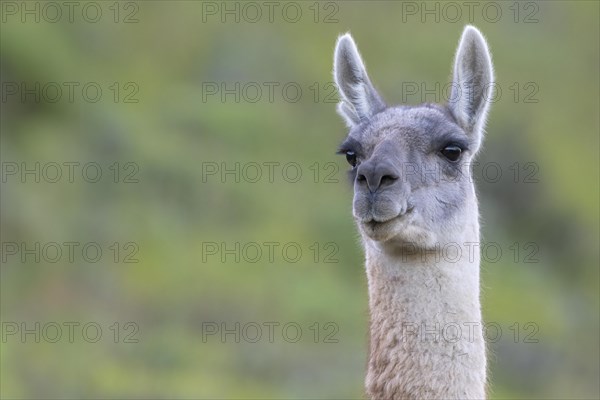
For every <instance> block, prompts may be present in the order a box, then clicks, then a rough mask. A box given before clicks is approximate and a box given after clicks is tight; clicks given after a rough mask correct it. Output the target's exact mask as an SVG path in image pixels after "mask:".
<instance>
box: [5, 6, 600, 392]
mask: <svg viewBox="0 0 600 400" xmlns="http://www.w3.org/2000/svg"><path fill="white" fill-rule="evenodd" d="M36 3H37V2H3V3H1V6H2V7H3V8H2V18H3V20H2V24H1V28H0V29H1V35H0V44H1V48H0V67H1V80H2V91H1V93H2V96H3V97H2V103H1V107H2V110H1V117H0V124H1V125H0V128H1V132H2V134H1V150H0V156H1V159H2V183H1V185H2V189H1V191H0V200H1V234H2V245H3V247H2V249H1V250H2V254H1V256H2V267H1V269H0V277H1V280H0V282H1V304H0V312H1V321H2V323H3V325H2V334H3V337H2V341H1V342H0V346H1V348H0V361H1V364H0V367H1V369H0V388H1V389H0V395H1V397H2V398H7V399H8V398H23V399H25V398H28V399H29V398H163V397H164V398H189V399H191V398H240V399H241V398H319V399H320V398H361V397H362V382H363V374H364V364H365V359H366V353H367V334H366V332H367V323H368V315H367V290H366V281H365V277H364V271H363V261H362V257H363V256H362V253H361V250H360V245H359V241H358V235H357V232H356V230H355V228H354V225H353V223H352V219H351V200H350V198H351V190H350V187H349V185H347V184H346V183H347V182H346V176H345V170H346V168H347V164H346V162H345V160H344V159H343V157H339V156H336V155H335V154H334V153H335V150H336V146H337V145H338V143H339V142H340V141H341V140H342V138H343V137H344V135H345V134H346V130H345V127H344V126H343V123H342V121H341V119H340V118H338V117H337V116H336V115H335V96H334V95H333V88H332V86H331V85H329V82H330V81H331V68H332V52H333V47H334V43H335V39H336V37H337V35H338V34H340V33H343V32H346V31H351V32H352V34H353V35H354V37H355V39H356V41H357V43H358V45H359V48H360V49H361V51H362V52H363V56H364V58H365V60H366V62H367V65H368V67H369V71H370V74H371V78H372V79H373V81H374V83H375V85H376V86H377V87H378V88H379V89H380V91H381V93H383V94H384V96H385V97H386V100H387V101H388V102H389V103H399V102H401V101H402V98H403V97H405V98H406V100H407V102H408V103H410V104H416V103H419V102H421V100H426V101H435V100H436V99H435V96H434V95H433V94H428V95H426V94H425V93H424V91H423V86H422V85H425V86H424V88H425V89H432V88H435V85H436V82H439V85H440V87H443V86H444V85H445V84H446V83H447V81H446V79H448V77H449V74H450V66H451V60H452V57H453V52H454V50H455V46H456V44H457V43H458V39H459V35H460V33H461V32H462V29H463V26H464V25H465V24H466V23H469V22H472V23H474V24H475V25H477V26H478V27H479V28H480V29H481V31H482V32H483V33H484V34H485V35H486V37H487V39H488V41H489V43H490V46H491V50H492V53H493V55H494V64H495V69H496V74H497V82H498V87H499V88H500V90H501V94H500V95H499V96H498V100H497V101H496V103H495V104H494V105H493V107H492V110H491V114H490V119H489V120H490V123H489V124H488V128H487V137H486V141H485V146H484V149H483V151H482V153H481V155H480V157H479V162H480V166H478V167H476V168H475V171H476V176H477V177H478V182H477V188H478V192H479V195H480V203H481V214H482V233H483V237H484V241H485V242H488V243H494V244H496V245H498V246H499V247H500V248H501V249H502V255H501V256H500V257H499V258H498V259H497V260H496V256H495V254H494V253H493V251H492V250H493V249H491V250H490V253H489V254H488V256H489V257H488V258H487V260H486V261H484V262H483V265H482V280H483V285H482V287H483V303H484V318H485V320H486V321H488V322H490V323H494V324H496V325H497V326H499V327H500V328H501V329H502V333H501V334H500V335H499V336H498V337H497V339H495V340H493V341H491V342H490V346H489V347H490V357H489V364H490V373H491V382H492V393H491V397H492V398H496V399H500V398H598V396H599V394H600V389H599V381H598V376H599V375H600V366H599V359H600V350H599V344H598V342H599V323H600V322H599V318H600V317H599V286H598V285H599V274H598V271H599V270H598V264H599V253H598V243H599V239H600V227H599V218H600V215H599V206H598V205H599V200H600V199H599V186H598V182H599V181H600V172H599V154H598V149H599V135H598V133H599V131H600V126H599V117H598V115H599V114H598V110H599V109H600V104H599V90H598V89H599V87H600V86H599V85H600V83H599V75H598V71H599V68H600V64H599V57H600V55H599V46H600V43H599V37H600V32H599V16H600V14H599V3H597V2H588V1H572V2H567V1H552V2H528V3H520V5H518V10H520V13H519V14H518V15H516V14H514V13H515V9H514V7H515V5H514V4H516V3H513V2H496V3H495V4H496V5H497V6H498V7H500V8H501V11H502V16H501V18H500V19H499V20H498V21H497V22H490V21H489V17H488V18H487V19H488V20H487V21H486V18H484V17H483V16H482V13H481V10H482V8H483V5H485V4H484V3H482V5H480V7H478V8H476V9H475V13H474V17H473V20H472V21H469V19H468V14H467V9H466V6H464V5H463V8H462V13H463V15H462V17H461V18H459V19H458V20H457V21H456V22H450V21H448V19H449V15H450V14H448V15H445V16H444V15H441V17H440V21H439V23H436V22H435V20H434V19H435V16H428V17H427V16H426V22H425V23H423V22H421V17H420V14H417V15H413V14H412V11H410V10H412V9H410V10H408V9H406V8H405V7H406V3H407V2H404V3H402V2H366V1H352V2H339V3H334V2H329V3H319V4H317V5H316V6H315V3H313V2H296V3H293V4H295V5H296V6H297V7H299V9H300V10H301V12H302V15H301V17H300V18H299V20H298V22H295V23H291V22H288V21H286V20H285V18H283V14H282V10H283V9H284V6H286V4H290V3H278V4H279V6H278V8H276V9H275V11H274V14H273V22H269V20H268V17H269V16H268V12H267V8H266V6H265V5H264V4H263V3H262V2H258V3H255V4H258V6H259V7H261V9H262V16H261V18H260V19H259V20H258V21H257V22H254V23H253V22H250V21H248V19H254V18H255V17H254V16H255V14H254V11H253V10H252V9H249V8H246V9H245V10H246V11H245V12H246V13H247V14H241V15H240V22H239V23H236V22H235V15H233V16H231V15H230V16H227V15H225V17H224V18H226V21H225V23H223V22H221V14H220V12H221V8H220V7H230V8H231V9H235V7H238V8H239V9H240V10H244V8H243V7H245V6H244V5H243V4H244V3H236V2H227V3H222V2H208V3H207V2H205V3H201V2H192V1H175V2H169V1H152V2H150V1H148V2H139V3H137V6H134V4H136V3H119V4H118V6H115V5H114V4H115V3H113V2H97V3H94V4H97V5H98V7H100V9H101V11H102V13H103V14H102V18H100V20H99V21H98V22H95V23H92V22H88V21H87V20H86V19H85V18H83V17H82V13H81V11H82V9H83V8H84V6H85V5H86V4H88V3H81V4H80V5H79V6H78V8H77V9H76V11H75V13H74V21H73V22H70V21H69V20H68V13H67V11H66V9H63V13H64V14H63V15H62V18H61V19H60V20H59V22H56V23H53V22H51V21H48V19H49V18H50V19H51V18H53V17H52V16H53V15H54V13H53V11H52V10H51V9H47V10H46V11H47V13H48V14H47V15H45V18H44V14H41V18H40V22H39V23H36V22H35V21H34V17H32V16H31V15H30V16H27V15H25V16H24V18H25V23H23V22H22V17H23V16H22V15H21V13H22V8H23V7H25V4H27V7H30V8H32V9H33V8H34V7H35V4H36ZM57 3H58V4H59V6H60V3H61V2H57ZM408 3H411V4H414V5H416V6H417V7H425V5H424V4H425V3H422V2H408ZM7 4H8V5H9V6H7ZM15 4H16V7H17V11H16V14H14V13H13V11H14V9H13V8H11V7H12V5H15ZM38 4H39V5H38V6H39V7H42V6H43V4H44V3H43V2H40V3H38ZM236 4H237V6H236ZM435 4H438V7H440V13H442V12H443V11H442V10H444V9H442V8H441V7H442V4H445V3H435V2H430V3H427V7H430V8H432V9H433V8H434V6H435ZM455 4H458V5H461V4H462V3H460V2H458V3H455ZM527 4H534V6H531V5H530V6H527ZM63 7H64V6H63ZM111 7H113V8H111ZM115 7H116V9H118V10H119V13H118V15H117V14H115V12H116V11H115ZM207 7H208V8H207ZM212 7H217V8H216V10H217V11H216V12H217V14H214V15H213V11H214V10H215V9H214V8H212ZM288 7H289V6H288ZM511 7H513V8H511ZM526 7H529V8H526ZM316 10H319V14H318V15H316V19H317V21H318V22H317V23H315V11H316ZM42 11H43V10H41V11H40V13H41V12H42ZM87 11H88V12H89V13H90V14H89V15H87V14H86V16H87V17H89V16H90V15H92V11H93V10H92V9H90V10H87ZM409 11H410V13H409ZM451 11H452V10H450V9H445V12H447V13H450V12H451ZM488 11H489V15H492V16H493V15H494V14H493V10H488ZM240 12H242V11H240ZM287 12H289V14H286V17H287V18H291V17H293V15H294V14H293V10H292V9H288V10H287ZM532 13H533V14H532ZM452 15H454V14H452ZM527 16H529V17H530V18H529V19H528V21H529V22H528V23H526V22H525V19H526V17H527ZM515 17H516V19H517V22H515ZM115 18H116V20H117V21H118V22H117V23H115ZM126 18H129V19H131V18H134V19H137V22H135V21H130V22H131V23H124V22H123V21H124V20H125V19H126ZM534 19H537V22H535V21H534ZM325 21H328V23H326V22H325ZM336 21H337V22H336ZM36 82H37V83H39V84H40V89H39V90H37V93H38V94H39V96H40V98H39V99H36V94H35V93H36V90H35V89H34V90H33V92H34V94H27V93H26V91H25V92H24V91H23V87H24V88H25V89H32V88H35V85H36ZM69 82H75V83H74V84H71V83H69ZM90 82H91V83H92V84H90ZM115 82H116V85H115ZM236 82H237V83H239V90H238V91H237V92H236V93H237V95H238V96H239V97H240V98H239V101H236V99H235V96H236V94H231V93H230V94H223V90H222V89H223V87H222V86H221V85H222V84H224V85H226V86H225V89H232V88H234V89H235V85H236ZM22 85H24V86H22ZM69 85H71V86H69ZM86 85H87V86H86ZM57 86H58V87H59V89H60V90H62V96H61V97H60V98H58V99H57V100H56V101H54V99H55V98H56V95H55V90H56V87H57ZM69 87H73V100H72V101H70V99H69ZM97 87H100V88H101V90H102V96H101V97H100V98H99V99H98V101H96V102H93V100H94V96H95V88H97ZM298 87H299V88H300V89H301V90H302V93H301V95H298V94H296V89H297V88H298ZM415 87H417V88H418V90H417V93H416V94H410V93H411V92H410V90H412V89H414V88H415ZM84 88H85V90H84ZM270 88H272V89H273V92H272V95H273V97H272V101H271V98H270V97H269V95H270V94H271V93H270ZM317 88H318V90H317ZM257 89H260V92H258V91H257ZM215 90H217V91H218V92H217V93H215V94H212V93H213V92H215ZM234 91H235V90H234ZM258 93H260V96H259V97H258V98H257V96H258ZM437 93H438V94H440V93H441V96H440V97H442V98H440V100H441V101H443V93H444V92H443V91H442V90H441V89H440V90H439V91H438V92H437ZM222 95H223V96H224V100H225V101H222V99H221V96H222ZM332 95H333V97H332ZM22 96H23V97H22ZM423 97H424V98H423ZM132 100H136V101H135V102H131V101H132ZM254 100H256V101H254ZM36 162H39V163H40V164H39V174H40V178H39V183H37V182H36V181H35V180H36V176H35V172H33V173H26V174H25V176H24V178H23V179H22V176H21V173H22V170H23V169H24V168H27V169H35V168H36V164H35V163H36ZM70 162H78V163H80V164H78V165H75V164H72V165H73V167H72V168H73V171H74V175H73V179H72V182H71V181H70V179H69V176H68V172H69V167H68V166H67V165H65V164H64V163H70ZM54 163H56V164H58V165H59V167H60V171H61V172H62V176H61V177H60V178H58V179H56V180H57V181H56V182H55V183H54V182H53V180H55V179H54V178H55V177H56V175H55V171H56V166H55V165H54ZM88 163H97V164H92V165H91V166H89V165H88ZM115 163H117V164H115ZM236 163H239V170H238V173H239V182H236V175H235V173H227V174H225V176H224V177H222V176H221V172H222V170H223V169H228V170H233V169H235V168H236ZM265 163H279V164H265ZM294 163H295V164H294ZM494 163H496V164H494ZM257 166H258V167H259V168H257ZM490 166H491V167H490ZM496 166H499V167H500V170H501V172H502V176H501V177H499V178H497V179H496V170H495V169H494V168H495V167H496ZM84 167H86V168H87V169H85V170H84ZM13 168H16V170H13ZM53 168H54V169H53ZM98 168H99V169H100V170H101V171H102V176H101V177H99V178H98V181H97V182H96V183H91V182H88V181H92V180H96V177H95V176H96V173H95V171H97V170H98ZM215 168H217V169H218V171H217V172H216V173H214V174H213V172H214V171H215ZM270 168H272V170H271V169H270ZM11 171H16V172H15V173H14V174H12V172H11ZM257 171H260V174H261V175H260V176H258V175H256V174H257ZM298 171H300V172H301V173H302V175H301V176H300V177H297V172H298ZM117 172H118V174H117ZM270 172H272V173H273V174H272V175H269V174H270ZM270 178H272V179H270ZM296 180H297V181H296ZM115 181H116V182H117V183H115ZM68 242H78V243H79V244H78V245H77V246H76V247H75V250H74V253H73V254H74V256H73V260H72V261H71V260H70V259H69V254H68V245H65V243H68ZM270 242H277V243H278V245H277V246H276V247H275V245H270V244H269V243H270ZM36 243H39V246H40V250H39V251H36V250H35V245H36ZM53 243H55V244H56V246H54V245H52V244H53ZM86 243H94V244H95V245H89V246H88V248H87V250H89V254H88V253H84V254H82V249H83V247H84V245H85V244H86ZM115 243H116V244H117V245H116V246H115V245H114V244H115ZM236 243H239V246H240V251H238V252H237V255H239V256H240V259H239V262H236V260H235V255H232V254H229V253H227V252H223V251H220V250H222V249H219V247H220V246H226V248H227V249H235V245H236ZM315 243H316V246H315ZM515 243H516V245H515ZM285 244H288V246H285ZM13 245H16V246H17V249H16V250H15V248H14V246H13ZM53 246H54V247H53ZM90 246H91V247H90ZM215 246H216V248H217V250H216V252H215ZM269 246H274V247H269ZM57 247H58V248H59V249H60V250H61V251H62V256H61V257H60V258H59V259H58V260H57V261H56V262H53V261H54V259H55V257H56V253H55V252H56V248H57ZM97 247H99V248H100V249H101V250H102V256H101V257H100V259H99V261H97V262H90V261H89V258H94V257H95V256H94V249H96V248H97ZM298 247H299V248H300V249H301V250H302V254H301V255H299V256H296V253H295V250H297V248H298ZM271 248H273V249H274V250H273V258H272V261H271V259H270V253H269V249H271ZM28 249H34V250H33V253H28V252H27V250H28ZM44 249H45V250H44ZM257 249H258V250H260V251H261V252H262V253H261V254H258V253H256V251H257ZM44 252H45V253H44ZM35 254H37V255H39V256H40V261H39V262H36V260H35ZM90 254H91V256H90ZM85 256H89V258H88V259H86V258H85ZM222 257H224V258H225V260H224V262H222V259H221V258H222ZM21 258H24V261H22V260H21ZM295 258H298V261H296V262H295ZM484 259H485V257H484ZM135 260H137V261H138V262H127V261H135ZM327 261H336V262H327ZM36 322H39V323H40V327H39V329H36V326H35V323H36ZM69 322H77V323H79V325H78V326H74V328H73V329H74V336H73V340H69V339H70V338H69V334H68V333H69V330H68V328H67V325H64V324H65V323H69ZM128 322H132V323H133V324H131V325H126V324H127V323H128ZM236 322H237V323H239V324H240V329H239V330H238V332H239V333H240V336H241V337H240V340H239V343H236V340H235V334H227V335H226V336H225V339H226V340H224V341H222V340H221V335H220V332H219V333H215V334H210V332H212V331H211V329H214V327H215V326H217V327H218V329H221V324H222V323H225V324H226V328H227V329H230V330H231V329H234V330H235V326H236V325H235V324H236ZM271 322H274V323H277V324H279V325H271V326H272V327H273V328H272V329H273V332H274V333H273V337H272V339H273V340H270V338H269V323H271ZM22 323H24V324H25V325H24V326H22V325H21V324H22ZM86 323H92V324H93V325H89V326H88V330H87V332H86V333H83V332H82V329H83V326H84V325H85V324H86ZM115 323H118V325H115ZM212 323H214V325H212ZM289 323H291V325H290V324H289ZM328 323H331V324H329V325H328ZM49 324H50V325H49ZM52 324H58V325H59V326H60V327H61V328H62V336H61V337H60V338H59V339H58V340H57V341H56V343H52V340H51V339H52V338H54V337H55V335H56V334H55V332H56V327H55V326H54V325H52ZM255 324H256V325H258V326H259V327H260V328H261V333H262V336H261V337H260V338H259V339H258V340H256V341H255V342H253V340H249V339H253V338H255V336H256V333H255V332H256V325H255ZM265 324H267V325H265ZM286 324H288V325H286ZM284 326H286V329H287V331H284ZM23 327H25V328H27V329H29V330H32V331H34V332H36V331H37V333H39V335H40V340H39V343H36V341H35V339H36V337H35V333H29V334H26V335H25V337H24V340H22V336H21V334H22V333H23V332H22V328H23ZM97 327H100V328H101V329H102V335H101V337H100V338H99V339H98V341H97V342H95V343H92V342H93V339H94V338H95V336H96V333H95V329H96V328H97ZM297 327H300V328H301V329H302V334H301V335H300V336H299V338H298V340H297V341H296V342H294V340H295V336H296V332H295V329H296V328H297ZM14 329H18V331H17V332H16V333H15V334H10V333H11V332H12V331H13V330H14ZM494 335H495V333H494V332H493V331H490V332H488V336H489V337H492V338H493V337H494ZM136 340H137V343H132V341H136Z"/></svg>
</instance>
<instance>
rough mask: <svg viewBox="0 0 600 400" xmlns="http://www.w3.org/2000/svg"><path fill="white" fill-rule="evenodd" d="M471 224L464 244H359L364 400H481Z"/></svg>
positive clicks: (482, 369)
mask: <svg viewBox="0 0 600 400" xmlns="http://www.w3.org/2000/svg"><path fill="white" fill-rule="evenodd" d="M476 218H477V217H476ZM476 218H475V221H474V225H473V224H471V225H472V226H470V227H469V229H468V232H470V233H468V234H466V235H460V236H462V238H464V240H461V242H460V243H459V242H453V243H452V244H447V245H445V246H442V247H441V248H437V249H436V250H432V251H419V250H415V249H414V247H412V248H410V249H404V250H403V251H400V252H395V253H394V254H390V253H389V252H388V251H385V250H382V248H381V247H380V246H378V245H377V244H376V243H374V242H370V241H369V240H368V239H367V240H365V249H366V269H367V278H368V285H369V309H370V317H371V321H370V354H369V360H368V371H367V377H366V390H367V395H368V396H369V397H370V398H372V399H458V398H460V399H484V398H485V397H486V393H485V386H486V357H485V343H484V339H483V333H482V325H481V306H480V300H479V247H478V246H477V244H478V243H479V226H478V222H477V219H476Z"/></svg>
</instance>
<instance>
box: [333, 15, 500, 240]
mask: <svg viewBox="0 0 600 400" xmlns="http://www.w3.org/2000/svg"><path fill="white" fill-rule="evenodd" d="M334 78H335V81H336V84H337V87H338V90H339V92H340V99H341V102H340V103H339V105H338V112H339V113H340V115H341V116H342V117H343V118H344V119H345V121H346V123H347V124H348V125H349V127H350V133H349V135H348V137H347V138H346V140H345V141H344V142H343V143H342V145H341V147H340V152H341V153H348V152H350V153H351V154H354V155H355V156H356V159H357V165H356V167H354V168H352V170H351V171H350V176H351V178H352V181H353V185H354V201H353V214H354V217H355V220H356V222H357V224H358V226H359V229H360V231H361V233H362V235H363V237H364V238H365V239H370V240H373V241H375V242H379V243H385V244H386V246H388V247H389V246H392V247H394V246H396V245H398V244H406V243H411V244H413V245H415V246H417V247H424V248H429V247H432V246H436V245H443V244H445V243H447V242H448V241H449V240H450V237H451V236H452V237H454V238H455V237H456V232H457V229H459V231H460V227H461V221H462V220H465V219H466V218H467V216H468V215H469V213H472V212H475V213H477V203H476V198H475V191H474V187H473V183H472V179H471V172H470V167H469V164H470V162H471V160H472V158H473V156H474V155H475V153H476V152H477V150H478V149H479V147H480V144H481V138H482V131H483V126H484V124H485V118H486V115H487V111H488V107H489V100H490V96H491V90H492V85H493V70H492V64H491V57H490V54H489V51H488V48H487V45H486V43H485V40H484V39H483V36H482V35H481V34H480V33H479V31H478V30H477V29H475V28H474V27H471V26H467V27H466V28H465V31H464V32H463V35H462V38H461V41H460V43H459V46H458V50H457V54H456V60H455V67H454V81H453V90H452V94H451V99H450V101H449V103H448V104H447V105H438V104H422V105H419V106H394V107H387V106H385V103H384V102H383V100H381V97H380V96H379V94H378V93H377V92H376V90H375V89H374V87H373V85H372V84H371V82H370V80H369V78H368V76H367V73H366V69H365V67H364V63H363V62H362V60H361V58H360V55H359V53H358V50H357V48H356V45H355V44H354V41H353V40H352V38H351V36H350V35H349V34H346V35H344V36H342V37H341V38H340V39H339V40H338V43H337V46H336V51H335V58H334ZM448 146H454V147H456V146H458V147H459V148H460V149H461V150H462V153H461V154H460V157H459V159H458V160H456V161H451V160H449V159H448V158H447V157H445V156H444V155H443V153H442V150H443V149H445V148H447V147H448Z"/></svg>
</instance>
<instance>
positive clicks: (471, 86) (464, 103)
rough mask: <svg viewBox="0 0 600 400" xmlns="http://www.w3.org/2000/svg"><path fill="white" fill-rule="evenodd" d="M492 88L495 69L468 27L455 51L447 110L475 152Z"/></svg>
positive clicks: (479, 37)
mask: <svg viewBox="0 0 600 400" xmlns="http://www.w3.org/2000/svg"><path fill="white" fill-rule="evenodd" d="M493 84H494V69H493V66H492V57H491V54H490V51H489V50H488V45H487V43H486V41H485V39H484V38H483V35H482V34H481V32H479V31H478V30H477V28H475V27H474V26H471V25H467V26H466V27H465V30H464V31H463V34H462V37H461V38H460V43H459V45H458V49H457V50H456V58H455V60H454V78H453V82H452V91H451V95H450V100H449V102H448V108H449V109H450V112H451V113H452V115H454V118H456V120H457V121H458V123H459V125H460V126H461V127H462V128H463V129H464V130H465V132H466V133H467V134H468V135H469V136H471V137H472V140H473V143H474V145H475V146H474V149H473V150H474V152H476V151H477V149H478V148H479V146H480V144H481V139H482V136H483V129H484V127H485V122H486V118H487V113H488V109H489V105H490V100H491V96H492V89H493V88H492V86H493Z"/></svg>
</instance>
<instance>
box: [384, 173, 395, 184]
mask: <svg viewBox="0 0 600 400" xmlns="http://www.w3.org/2000/svg"><path fill="white" fill-rule="evenodd" d="M397 180H398V177H397V176H396V175H384V176H382V177H381V185H391V184H392V183H394V182H396V181H397Z"/></svg>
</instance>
